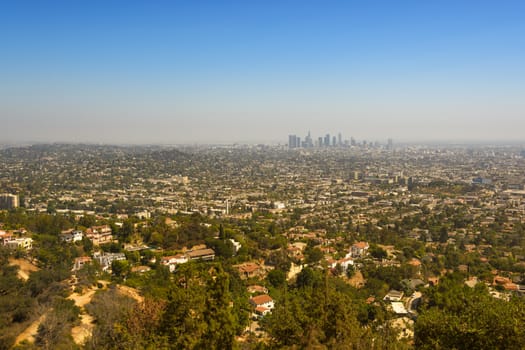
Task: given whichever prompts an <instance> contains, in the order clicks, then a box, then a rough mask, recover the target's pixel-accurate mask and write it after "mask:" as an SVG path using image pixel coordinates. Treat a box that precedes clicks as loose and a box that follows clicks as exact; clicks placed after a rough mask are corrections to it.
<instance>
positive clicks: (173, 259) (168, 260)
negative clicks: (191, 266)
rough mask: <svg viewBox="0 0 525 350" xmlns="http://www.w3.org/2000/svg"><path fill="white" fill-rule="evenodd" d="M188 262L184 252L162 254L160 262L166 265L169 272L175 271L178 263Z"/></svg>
mask: <svg viewBox="0 0 525 350" xmlns="http://www.w3.org/2000/svg"><path fill="white" fill-rule="evenodd" d="M187 262H188V257H187V256H186V255H184V254H177V255H171V256H163V257H162V259H161V260H160V263H161V264H162V265H164V266H168V268H169V269H170V272H173V271H175V268H176V267H177V265H178V264H184V263H187Z"/></svg>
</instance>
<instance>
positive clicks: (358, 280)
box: [348, 271, 366, 288]
mask: <svg viewBox="0 0 525 350" xmlns="http://www.w3.org/2000/svg"><path fill="white" fill-rule="evenodd" d="M365 282H366V281H365V278H364V277H363V274H362V273H361V271H356V272H355V274H354V275H353V276H352V278H350V279H349V280H348V283H349V284H350V285H351V286H353V287H356V288H361V287H363V286H364V285H365Z"/></svg>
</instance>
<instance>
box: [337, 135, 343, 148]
mask: <svg viewBox="0 0 525 350" xmlns="http://www.w3.org/2000/svg"><path fill="white" fill-rule="evenodd" d="M337 145H338V146H342V145H343V135H341V133H339V135H337Z"/></svg>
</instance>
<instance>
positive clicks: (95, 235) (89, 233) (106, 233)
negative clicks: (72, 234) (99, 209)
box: [86, 225, 113, 245]
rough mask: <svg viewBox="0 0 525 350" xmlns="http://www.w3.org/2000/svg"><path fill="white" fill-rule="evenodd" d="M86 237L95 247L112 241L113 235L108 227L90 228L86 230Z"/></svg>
mask: <svg viewBox="0 0 525 350" xmlns="http://www.w3.org/2000/svg"><path fill="white" fill-rule="evenodd" d="M86 237H87V238H89V239H90V240H91V241H92V242H93V244H95V245H98V244H101V243H110V242H112V241H113V235H112V231H111V227H109V225H102V226H91V227H90V228H88V229H87V230H86Z"/></svg>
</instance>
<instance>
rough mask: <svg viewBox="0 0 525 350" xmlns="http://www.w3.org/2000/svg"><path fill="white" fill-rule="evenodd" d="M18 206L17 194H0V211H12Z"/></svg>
mask: <svg viewBox="0 0 525 350" xmlns="http://www.w3.org/2000/svg"><path fill="white" fill-rule="evenodd" d="M19 205H20V202H19V198H18V195H17V194H9V193H4V194H0V209H14V208H18V207H19Z"/></svg>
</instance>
